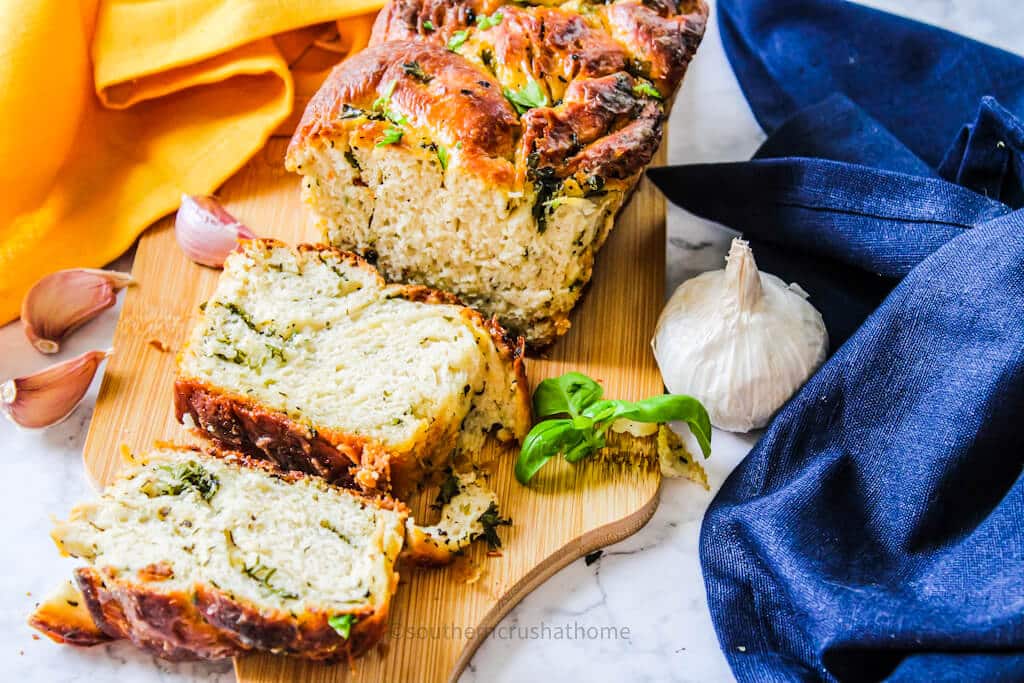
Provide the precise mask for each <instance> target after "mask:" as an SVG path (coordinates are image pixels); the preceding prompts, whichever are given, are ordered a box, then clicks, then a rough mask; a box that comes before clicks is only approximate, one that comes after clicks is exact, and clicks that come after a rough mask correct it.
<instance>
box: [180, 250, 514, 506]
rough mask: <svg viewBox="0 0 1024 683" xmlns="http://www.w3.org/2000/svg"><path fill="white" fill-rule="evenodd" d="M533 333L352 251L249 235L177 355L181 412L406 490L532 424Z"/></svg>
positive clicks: (240, 438) (292, 455)
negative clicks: (517, 330) (401, 280)
mask: <svg viewBox="0 0 1024 683" xmlns="http://www.w3.org/2000/svg"><path fill="white" fill-rule="evenodd" d="M522 351H523V341H522V340H521V339H520V340H519V341H518V342H513V341H512V340H510V339H509V338H508V337H507V336H506V335H505V334H504V331H503V330H502V329H501V327H500V326H498V324H497V323H495V322H493V321H487V320H485V319H484V318H483V317H482V316H480V314H479V313H477V312H476V311H473V310H472V309H469V308H466V307H464V306H461V305H459V304H458V302H457V300H456V299H455V298H454V297H452V296H450V295H447V294H443V293H440V292H436V291H434V290H429V289H426V288H424V287H416V286H399V285H388V284H386V283H385V282H384V280H383V279H382V278H381V277H380V275H378V274H377V272H376V270H374V268H373V267H372V266H370V265H368V264H367V263H366V262H365V261H363V260H362V259H361V258H359V257H358V256H355V255H353V254H349V253H345V252H341V251H338V250H337V249H334V248H331V247H317V246H308V245H302V246H299V247H298V248H297V249H293V248H291V247H288V246H286V245H284V244H282V243H280V242H276V241H273V240H255V241H251V242H248V243H246V244H245V246H244V248H243V249H242V251H241V252H239V253H236V254H233V255H232V256H230V257H229V258H228V260H227V263H226V264H225V267H224V272H223V274H222V275H221V278H220V282H219V284H218V286H217V290H216V292H215V293H214V295H213V296H212V297H211V298H210V300H209V301H208V302H207V303H206V304H205V306H204V310H203V314H202V317H201V319H200V320H199V322H198V324H197V325H196V326H195V328H194V330H193V332H192V334H191V336H190V338H189V340H188V343H187V344H186V346H185V348H184V349H183V350H182V352H181V353H180V354H179V359H178V377H177V381H176V385H175V405H176V411H177V416H178V419H179V421H182V422H183V423H185V424H190V425H193V426H195V427H196V428H197V429H196V431H197V432H198V433H200V434H202V435H204V436H207V437H212V438H214V439H216V440H217V441H219V442H221V443H224V444H227V445H228V446H230V447H232V448H236V449H239V450H242V451H244V452H246V453H250V454H256V455H260V456H262V457H267V458H269V459H270V460H272V461H273V462H275V463H277V464H278V465H279V466H280V467H282V468H284V469H288V470H300V471H304V472H310V473H314V474H318V475H321V476H323V477H325V478H326V479H328V480H329V481H332V482H337V483H340V484H343V485H347V486H351V485H358V486H359V487H361V488H363V489H365V490H378V491H388V490H391V487H394V490H395V491H396V492H397V493H403V492H405V491H407V490H408V488H409V487H410V486H411V485H412V484H415V483H417V482H419V481H420V480H421V479H422V478H423V477H424V475H425V474H427V473H429V472H431V471H433V470H436V469H438V468H442V467H445V466H447V465H448V464H449V462H450V460H451V457H452V454H453V451H454V452H464V453H466V454H468V455H469V456H472V455H473V454H475V453H476V452H477V451H479V449H480V448H481V446H482V445H483V441H484V438H485V436H486V434H487V433H490V432H494V433H495V434H496V436H497V437H498V438H499V439H502V440H512V439H521V438H523V437H524V436H525V434H526V432H527V431H528V430H529V426H530V425H529V423H530V407H529V405H530V404H529V392H528V388H527V383H526V377H525V373H524V369H523V362H522Z"/></svg>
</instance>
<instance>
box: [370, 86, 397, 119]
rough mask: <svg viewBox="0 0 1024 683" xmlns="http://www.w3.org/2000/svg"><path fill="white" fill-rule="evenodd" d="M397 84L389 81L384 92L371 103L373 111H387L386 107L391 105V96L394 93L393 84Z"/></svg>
mask: <svg viewBox="0 0 1024 683" xmlns="http://www.w3.org/2000/svg"><path fill="white" fill-rule="evenodd" d="M397 82H398V81H391V82H390V83H388V85H387V87H386V88H384V92H383V93H381V95H380V96H379V97H377V99H375V100H374V101H373V110H374V111H380V112H386V111H387V110H388V105H390V104H391V95H392V93H394V92H395V83H397Z"/></svg>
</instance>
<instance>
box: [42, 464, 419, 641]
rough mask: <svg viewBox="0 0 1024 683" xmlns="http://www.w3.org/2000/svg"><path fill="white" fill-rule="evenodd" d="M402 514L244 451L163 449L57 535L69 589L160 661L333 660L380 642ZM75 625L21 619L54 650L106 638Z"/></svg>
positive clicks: (396, 507) (382, 501)
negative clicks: (260, 654)
mask: <svg viewBox="0 0 1024 683" xmlns="http://www.w3.org/2000/svg"><path fill="white" fill-rule="evenodd" d="M407 515H408V511H407V510H406V508H405V507H404V506H403V505H402V504H400V503H396V502H394V501H392V500H390V499H387V498H367V497H363V496H360V495H358V494H356V493H355V492H353V491H351V490H346V489H341V488H336V487H333V486H331V485H329V484H327V483H326V482H324V481H323V480H322V479H319V478H317V477H309V476H306V475H302V474H299V473H288V474H285V473H281V472H279V471H276V470H275V469H274V468H273V467H272V466H271V465H269V464H267V463H264V462H261V461H256V460H252V459H250V458H247V457H245V456H243V455H241V454H237V453H234V454H233V453H224V452H212V453H206V452H203V451H200V450H198V449H192V448H180V447H162V448H158V449H157V450H154V451H153V452H151V453H149V454H148V455H146V456H144V457H142V458H137V459H133V461H132V462H130V463H128V464H127V465H126V466H125V467H124V468H123V469H122V471H121V473H120V474H119V476H118V477H117V479H116V480H115V481H114V482H113V483H112V484H110V485H109V486H108V487H107V488H106V489H105V490H104V492H103V494H102V496H101V497H100V499H99V500H98V501H95V502H91V503H85V504H81V505H78V506H77V507H75V508H74V509H73V510H72V513H71V516H70V519H68V521H66V522H60V523H58V524H57V526H56V528H55V529H54V531H53V539H54V541H55V542H56V543H57V546H58V547H59V548H60V550H61V552H62V553H63V554H65V555H71V556H73V557H77V558H81V559H82V560H85V562H86V563H87V565H86V566H85V567H82V568H81V569H78V570H77V571H76V573H75V580H76V582H77V584H78V588H79V589H80V591H81V595H82V598H81V599H82V600H83V601H84V603H85V605H86V606H87V608H88V611H89V613H90V614H91V617H92V620H93V621H94V622H95V624H96V626H98V627H99V629H100V630H101V631H102V633H103V634H104V636H105V637H109V638H128V639H131V640H132V641H133V642H134V643H135V644H136V645H138V646H140V647H142V648H144V649H146V650H148V651H149V652H152V653H154V654H156V655H159V656H161V657H164V658H167V659H194V658H202V659H218V658H222V657H231V656H235V655H239V654H242V653H244V652H247V651H250V650H262V651H268V652H274V653H281V654H290V655H296V656H300V657H304V658H309V659H336V658H339V657H344V656H349V655H357V654H359V653H361V652H363V651H365V650H366V649H367V648H369V647H370V646H372V645H373V644H374V643H376V642H377V641H378V640H379V639H380V637H381V636H382V635H383V632H384V628H385V620H386V616H387V612H388V605H389V603H390V600H391V597H392V595H393V594H394V592H395V588H396V586H397V581H398V575H397V574H396V573H395V572H394V569H393V568H394V563H395V559H396V558H397V557H398V554H399V552H400V551H401V549H402V545H403V541H404V533H405V522H406V519H407ZM69 599H71V598H69ZM71 602H77V598H75V599H71ZM75 607H78V605H75ZM74 616H75V615H74V614H71V615H70V616H67V618H66V619H65V618H64V617H61V616H60V614H59V613H57V614H55V613H54V611H52V610H50V611H49V612H48V613H43V614H41V615H40V614H38V613H37V615H36V616H35V617H34V618H33V620H32V622H31V623H32V624H33V625H34V626H36V627H37V628H40V629H41V630H43V632H44V633H46V634H47V635H49V636H51V637H53V638H54V639H56V640H62V641H63V642H72V643H77V644H91V643H93V642H99V641H100V640H102V638H100V637H98V636H96V635H95V633H94V632H90V630H89V629H88V628H86V627H83V626H82V624H81V623H79V622H80V621H81V619H80V618H79V619H77V621H76V620H74V619H73V617H74ZM80 616H81V614H80V613H79V614H78V617H80ZM68 633H77V634H81V633H85V634H86V636H87V637H80V638H77V639H76V638H75V637H68ZM90 633H91V636H90Z"/></svg>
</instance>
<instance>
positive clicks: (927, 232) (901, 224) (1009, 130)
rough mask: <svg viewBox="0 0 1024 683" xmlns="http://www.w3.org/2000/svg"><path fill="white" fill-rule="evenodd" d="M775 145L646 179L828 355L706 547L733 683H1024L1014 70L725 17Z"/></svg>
mask: <svg viewBox="0 0 1024 683" xmlns="http://www.w3.org/2000/svg"><path fill="white" fill-rule="evenodd" d="M718 7H719V15H718V17H719V21H720V25H721V32H722V37H723V40H724V44H725V48H726V52H727V54H728V56H729V58H730V61H731V62H732V65H733V68H734V69H735V71H736V73H737V76H738V78H739V81H740V84H741V86H742V87H743V90H744V93H745V94H746V96H747V98H748V100H749V101H750V104H751V107H752V108H753V110H754V113H755V116H757V119H758V121H759V122H760V123H761V125H762V126H763V127H764V128H765V130H766V131H767V132H768V133H769V138H768V140H767V141H766V142H765V143H764V145H763V146H762V147H761V149H760V150H759V151H758V153H757V154H756V155H755V158H754V159H753V160H751V161H750V162H745V163H738V164H702V165H692V166H681V167H669V168H664V169H655V170H652V171H651V172H650V176H651V178H652V179H653V180H654V181H655V183H657V184H658V185H659V187H661V188H662V190H663V191H664V192H665V193H666V194H667V195H668V196H669V197H670V198H671V199H672V200H673V201H674V202H676V203H678V204H680V205H681V206H683V207H684V208H686V209H688V210H690V211H693V212H695V213H698V214H700V215H702V216H705V217H708V218H711V219H713V220H717V221H719V222H721V223H724V224H726V225H729V226H731V227H733V228H736V229H739V230H742V231H743V232H744V233H745V236H747V237H748V238H751V240H752V243H753V244H754V253H755V256H756V258H757V260H758V264H759V266H761V267H762V269H763V270H765V271H767V272H772V273H775V274H777V275H779V276H781V277H783V278H784V279H787V280H790V281H797V282H799V283H800V284H801V285H802V286H804V288H805V289H807V290H808V291H809V292H810V294H811V301H812V302H813V303H814V304H815V305H816V306H817V307H818V308H819V309H820V310H821V311H822V314H823V316H824V317H825V320H826V324H827V325H828V327H829V331H830V335H831V337H832V339H833V340H834V341H835V342H836V343H837V344H838V342H845V343H842V346H841V347H840V348H839V349H838V350H837V351H836V352H835V354H834V355H833V356H832V357H831V358H830V359H829V360H828V361H827V362H826V364H825V365H824V366H823V367H822V368H821V370H819V372H818V373H817V374H816V375H815V376H814V377H812V378H811V380H810V381H809V382H808V383H807V385H806V386H805V387H804V388H803V389H802V390H801V391H800V392H799V393H798V394H797V395H796V396H795V397H794V398H793V399H792V400H791V401H790V402H789V403H788V404H787V405H786V406H785V407H784V408H783V409H782V410H781V411H780V413H779V414H778V415H777V416H776V417H775V419H774V420H773V421H772V423H771V424H770V425H769V427H768V429H767V431H766V432H765V434H764V436H763V438H762V439H761V441H760V442H759V443H758V444H757V445H756V446H755V448H754V449H753V451H752V452H751V453H750V455H749V456H748V457H747V458H746V459H745V460H744V461H743V462H742V463H741V464H740V466H739V467H738V468H737V469H736V470H735V471H734V472H733V474H732V475H731V476H730V477H729V479H728V481H726V483H725V485H724V486H723V488H722V490H721V491H720V492H719V494H718V495H717V496H716V498H715V500H714V502H713V503H712V505H711V507H710V508H709V510H708V512H707V514H706V516H705V519H704V525H703V527H702V531H701V561H702V566H703V570H704V580H705V583H706V586H707V592H708V600H709V604H710V607H711V614H712V619H713V621H714V624H715V629H716V631H717V633H718V637H719V640H720V642H721V644H722V647H723V650H724V652H725V654H726V657H727V658H728V660H729V663H730V665H731V666H732V669H733V672H734V673H735V674H736V676H737V678H738V679H740V680H741V681H790V680H806V681H818V680H826V681H834V680H841V681H847V680H856V681H860V680H894V681H917V680H957V681H965V680H977V681H1024V473H1022V471H1024V209H1020V210H1017V209H1019V207H1021V206H1022V205H1024V124H1022V122H1021V120H1020V119H1019V118H1018V115H1021V114H1024V59H1021V58H1020V57H1017V56H1015V55H1012V54H1010V53H1007V52H1004V51H1001V50H997V49H995V48H992V47H988V46H985V45H983V44H980V43H977V42H975V41H971V40H968V39H966V38H963V37H962V36H957V35H956V34H953V33H949V32H946V31H941V30H939V29H936V28H934V27H929V26H926V25H923V24H920V23H916V22H912V21H909V20H906V19H902V18H898V17H895V16H892V15H889V14H885V13H882V12H878V11H875V10H870V9H867V8H864V7H861V6H858V5H855V4H853V3H847V2H838V1H834V0H833V1H826V0H719V3H718Z"/></svg>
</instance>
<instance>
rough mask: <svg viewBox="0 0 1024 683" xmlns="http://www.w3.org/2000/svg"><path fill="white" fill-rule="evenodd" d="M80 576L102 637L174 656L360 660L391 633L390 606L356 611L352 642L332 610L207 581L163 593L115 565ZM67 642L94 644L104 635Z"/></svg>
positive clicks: (80, 571) (77, 577)
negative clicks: (241, 595) (240, 594)
mask: <svg viewBox="0 0 1024 683" xmlns="http://www.w3.org/2000/svg"><path fill="white" fill-rule="evenodd" d="M75 581H76V582H77V584H78V587H79V590H81V592H82V596H83V599H84V601H85V604H86V606H87V607H88V610H89V613H90V614H91V616H92V619H93V621H94V622H95V623H96V624H97V625H98V626H99V628H100V629H101V631H102V633H103V635H104V638H103V639H102V640H109V639H127V640H131V641H132V642H133V643H134V644H135V645H136V646H137V647H139V648H141V649H143V650H145V651H146V652H149V653H151V654H153V655H156V656H158V657H161V658H163V659H168V660H172V661H182V660H191V659H224V658H226V657H235V656H238V655H241V654H244V653H246V652H248V651H250V650H261V651H265V652H273V653H275V654H286V655H292V656H297V657H302V658H304V659H326V660H334V659H339V658H343V657H349V656H351V657H355V656H358V655H360V654H362V653H363V652H365V651H366V650H367V649H369V648H370V647H371V646H373V645H374V644H375V643H376V642H377V641H379V640H380V639H381V637H383V635H384V630H385V628H386V622H387V607H383V608H381V609H377V610H374V609H373V608H365V609H363V610H361V611H359V612H354V613H353V614H355V615H356V621H355V623H354V624H353V626H352V630H351V632H350V634H349V637H348V638H347V639H345V638H342V637H341V636H340V635H338V633H337V632H336V631H335V630H334V629H333V628H332V627H331V625H330V624H329V623H328V619H329V618H330V616H331V615H330V614H327V613H323V612H304V613H303V614H301V615H298V616H296V615H292V614H290V613H288V612H284V611H275V612H270V613H268V612H265V611H261V610H260V609H258V608H257V607H255V606H254V605H251V604H249V603H248V602H246V601H244V600H240V599H238V598H236V597H234V596H232V595H230V594H228V593H226V592H225V591H222V590H220V589H218V588H215V587H213V586H209V585H205V584H202V585H199V586H196V588H195V592H194V593H191V594H189V593H186V592H183V591H170V592H167V593H159V592H156V591H154V590H153V589H152V588H149V587H146V586H145V585H140V584H136V583H134V582H132V581H131V580H130V579H129V578H125V577H120V576H118V575H117V572H116V570H114V569H112V568H109V567H107V568H99V569H98V568H95V567H82V568H80V569H78V570H77V571H76V572H75ZM395 582H397V578H394V579H393V583H395ZM391 590H392V591H393V590H394V586H392V588H391ZM65 642H72V644H77V645H92V644H95V643H97V642H101V639H96V640H94V641H91V642H90V641H78V642H75V641H65Z"/></svg>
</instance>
